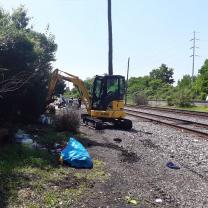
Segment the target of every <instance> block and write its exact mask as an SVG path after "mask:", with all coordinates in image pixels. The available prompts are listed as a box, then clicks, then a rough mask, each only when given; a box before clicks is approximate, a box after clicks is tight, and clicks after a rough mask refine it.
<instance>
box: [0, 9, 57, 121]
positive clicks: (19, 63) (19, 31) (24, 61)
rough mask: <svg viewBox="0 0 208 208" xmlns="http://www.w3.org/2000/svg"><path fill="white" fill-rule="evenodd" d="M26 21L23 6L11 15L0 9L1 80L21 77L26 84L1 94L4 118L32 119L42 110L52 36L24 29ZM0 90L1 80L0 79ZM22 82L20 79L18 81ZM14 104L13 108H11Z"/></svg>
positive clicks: (52, 50) (52, 56)
mask: <svg viewBox="0 0 208 208" xmlns="http://www.w3.org/2000/svg"><path fill="white" fill-rule="evenodd" d="M29 20H30V18H29V17H28V16H27V11H26V10H25V8H24V7H22V6H21V7H19V8H17V9H15V10H13V12H12V14H9V13H7V12H5V11H4V10H3V9H1V10H0V50H1V53H0V68H6V69H8V70H7V71H5V72H4V74H3V78H4V80H11V79H17V78H18V77H19V75H20V74H24V77H25V79H28V81H27V82H26V83H25V84H24V85H23V86H22V87H21V88H20V89H18V90H16V91H15V92H13V91H11V92H6V93H3V94H2V93H1V96H3V99H1V100H0V104H1V106H2V107H1V109H0V115H1V116H5V117H6V118H9V116H10V115H11V117H13V118H14V117H16V116H17V115H18V116H19V117H21V119H22V118H24V119H30V120H31V119H32V118H35V117H37V116H38V115H39V114H40V113H42V112H43V111H44V108H45V99H46V96H47V85H48V78H49V74H50V71H51V69H52V66H51V62H52V61H54V60H55V51H56V49H57V45H56V44H55V42H54V36H53V35H51V34H44V33H39V32H36V31H34V30H33V29H31V28H28V25H29ZM0 79H1V80H0V89H1V88H2V77H0ZM20 81H22V80H20ZM14 104H15V105H14Z"/></svg>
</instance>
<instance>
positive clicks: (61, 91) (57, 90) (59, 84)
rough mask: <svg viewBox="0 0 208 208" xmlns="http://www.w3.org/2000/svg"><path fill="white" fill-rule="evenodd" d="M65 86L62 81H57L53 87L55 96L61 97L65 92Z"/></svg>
mask: <svg viewBox="0 0 208 208" xmlns="http://www.w3.org/2000/svg"><path fill="white" fill-rule="evenodd" d="M65 87H66V84H65V82H64V81H63V80H58V81H57V83H56V87H55V93H54V94H55V95H60V94H61V95H63V94H64V92H65Z"/></svg>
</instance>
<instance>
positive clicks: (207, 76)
mask: <svg viewBox="0 0 208 208" xmlns="http://www.w3.org/2000/svg"><path fill="white" fill-rule="evenodd" d="M194 89H195V90H196V92H197V93H198V94H199V97H200V98H201V99H202V100H205V99H206V97H207V95H208V59H206V60H205V62H204V65H203V66H202V67H201V69H200V70H199V75H198V77H197V78H196V81H195V83H194Z"/></svg>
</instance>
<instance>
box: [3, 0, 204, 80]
mask: <svg viewBox="0 0 208 208" xmlns="http://www.w3.org/2000/svg"><path fill="white" fill-rule="evenodd" d="M20 4H23V5H25V7H26V9H27V10H28V16H30V17H32V19H31V23H32V25H33V26H34V29H35V30H37V31H39V32H44V31H45V29H46V27H47V25H48V24H49V25H50V32H51V33H52V34H54V35H55V41H56V43H57V44H58V50H57V52H56V62H55V63H53V66H54V67H55V68H59V69H61V70H63V71H67V72H69V73H72V74H74V75H77V76H79V77H80V78H82V79H86V78H87V77H93V76H94V75H96V74H98V75H101V74H104V73H108V25H107V0H42V1H40V0H35V1H34V0H1V1H0V6H1V7H3V8H4V9H5V10H7V11H9V12H11V11H12V8H17V7H18V6H19V5H20ZM207 8H208V1H207V0H174V1H170V0H112V22H113V66H114V74H121V75H126V69H127V60H128V57H130V59H131V60H130V72H129V76H130V77H138V76H144V75H148V74H149V72H150V71H151V70H152V69H155V68H158V67H159V66H160V65H161V64H162V63H164V64H166V65H167V66H168V67H171V68H173V69H174V78H175V80H178V79H181V78H182V76H183V75H184V74H191V71H192V59H191V58H190V57H189V56H190V55H191V54H192V51H191V50H190V47H191V46H192V42H191V41H190V39H191V38H193V31H194V30H195V31H196V32H197V33H196V35H197V38H198V39H199V41H197V46H198V47H199V49H197V54H198V55H199V57H196V61H195V74H197V72H198V69H199V68H200V67H201V66H202V65H203V63H204V61H205V59H206V58H208V27H207V19H208V12H207Z"/></svg>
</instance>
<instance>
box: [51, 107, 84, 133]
mask: <svg viewBox="0 0 208 208" xmlns="http://www.w3.org/2000/svg"><path fill="white" fill-rule="evenodd" d="M80 120H81V118H80V113H79V112H78V111H74V110H67V111H63V112H60V114H58V115H57V116H56V117H55V123H54V124H55V127H56V129H57V130H58V131H72V132H77V131H78V130H79V127H80Z"/></svg>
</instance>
